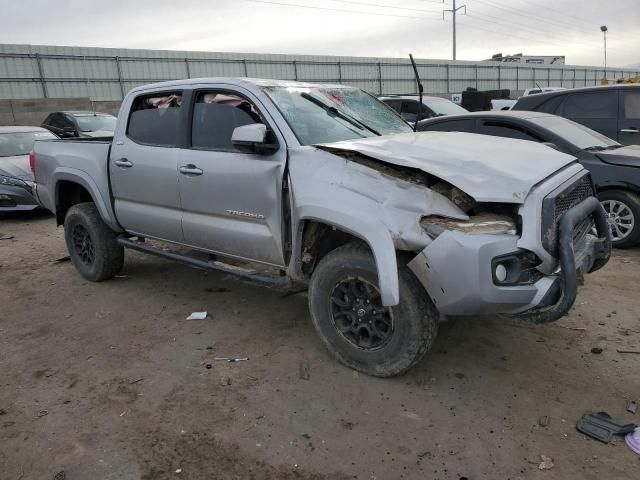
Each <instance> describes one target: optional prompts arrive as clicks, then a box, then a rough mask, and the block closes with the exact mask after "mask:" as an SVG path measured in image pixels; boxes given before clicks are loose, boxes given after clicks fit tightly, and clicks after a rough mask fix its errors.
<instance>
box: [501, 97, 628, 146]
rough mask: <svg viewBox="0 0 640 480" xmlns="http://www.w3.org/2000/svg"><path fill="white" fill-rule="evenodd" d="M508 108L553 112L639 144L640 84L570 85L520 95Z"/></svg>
mask: <svg viewBox="0 0 640 480" xmlns="http://www.w3.org/2000/svg"><path fill="white" fill-rule="evenodd" d="M512 110H530V111H536V112H544V113H553V114H554V115H560V116H561V117H565V118H568V119H570V120H573V121H574V122H578V123H581V124H582V125H585V126H587V127H589V128H590V129H592V130H595V131H596V132H600V133H602V134H603V135H606V136H607V137H609V138H613V139H614V140H617V141H618V142H620V143H621V144H623V145H634V144H640V85H609V86H601V87H589V88H574V89H571V90H561V91H558V92H549V93H541V94H538V95H529V96H526V97H521V98H520V99H519V100H518V101H517V103H516V104H515V105H514V106H513V108H512Z"/></svg>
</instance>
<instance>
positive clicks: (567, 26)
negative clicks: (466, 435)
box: [477, 0, 587, 34]
mask: <svg viewBox="0 0 640 480" xmlns="http://www.w3.org/2000/svg"><path fill="white" fill-rule="evenodd" d="M477 1H478V2H480V3H484V4H485V5H487V6H489V7H492V8H497V9H499V10H504V11H506V12H508V13H510V14H513V13H516V14H518V15H519V16H520V17H525V18H531V19H533V20H536V21H540V20H542V21H544V22H547V23H551V24H556V25H557V26H560V27H562V28H565V29H573V30H576V31H578V32H580V33H582V34H584V33H587V30H583V29H582V28H577V27H575V25H574V24H571V23H568V22H564V21H562V20H555V19H550V18H545V17H542V16H540V15H535V14H530V13H524V12H522V10H521V9H518V8H514V7H507V6H504V5H500V4H495V3H493V2H490V1H489V0H477Z"/></svg>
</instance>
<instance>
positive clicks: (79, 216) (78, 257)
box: [64, 203, 124, 282]
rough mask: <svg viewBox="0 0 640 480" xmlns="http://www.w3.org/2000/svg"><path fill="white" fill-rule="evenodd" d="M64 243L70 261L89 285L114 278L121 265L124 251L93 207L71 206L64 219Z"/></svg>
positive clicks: (86, 204)
mask: <svg viewBox="0 0 640 480" xmlns="http://www.w3.org/2000/svg"><path fill="white" fill-rule="evenodd" d="M64 239H65V242H66V244H67V250H69V256H70V257H71V261H72V262H73V265H74V266H75V267H76V269H77V270H78V271H79V272H80V274H81V275H82V276H83V277H84V278H86V279H87V280H91V281H92V282H101V281H103V280H108V279H109V278H112V277H113V276H115V275H117V274H118V273H119V272H120V270H122V266H123V264H124V248H123V247H121V246H120V245H118V243H117V242H116V234H115V233H114V232H113V230H111V229H110V228H109V227H108V226H107V225H106V224H105V223H104V222H103V221H102V218H101V217H100V213H99V212H98V209H97V208H96V206H95V204H93V203H78V204H76V205H73V206H72V207H71V208H70V209H69V211H68V212H67V215H66V217H65V219H64Z"/></svg>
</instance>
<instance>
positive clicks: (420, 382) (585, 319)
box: [0, 214, 640, 480]
mask: <svg viewBox="0 0 640 480" xmlns="http://www.w3.org/2000/svg"><path fill="white" fill-rule="evenodd" d="M0 232H2V233H5V234H12V235H14V238H13V239H10V240H2V241H0V414H1V415H0V478H1V479H2V480H4V479H7V480H18V479H25V480H26V479H50V478H53V475H54V474H55V473H57V472H59V471H61V470H64V471H65V472H66V478H67V479H68V480H76V479H82V480H102V479H113V480H116V479H117V480H124V479H147V480H152V479H153V480H155V479H165V478H172V479H180V478H182V479H198V480H201V479H343V478H358V479H399V478H403V479H413V478H420V479H427V478H428V479H453V480H461V479H469V480H472V479H473V480H477V479H511V480H515V479H541V478H548V479H565V480H569V479H576V480H577V479H581V480H582V479H603V478H607V479H617V480H620V479H638V478H640V456H637V455H635V454H633V453H632V452H631V450H630V449H628V447H627V446H626V445H625V444H624V442H622V441H618V442H616V443H615V444H613V445H604V444H601V443H598V442H596V441H592V440H589V439H586V438H585V437H584V436H582V435H580V434H579V433H577V432H576V431H575V429H574V425H575V421H576V420H577V419H578V418H579V417H580V415H581V414H582V413H584V412H585V411H587V410H592V409H595V410H605V411H608V412H609V413H610V414H611V415H612V416H613V417H615V418H617V419H619V420H620V421H623V422H635V423H640V412H639V413H637V414H636V415H632V414H630V413H627V412H626V411H625V406H626V401H627V399H630V398H634V399H635V400H638V401H640V355H635V354H621V353H618V352H617V351H616V349H617V348H626V349H632V350H637V349H639V348H640V285H639V283H638V282H639V278H640V249H635V250H627V251H622V252H616V253H615V256H614V258H613V260H612V261H611V262H610V264H609V265H608V266H607V267H606V268H605V269H604V270H603V271H601V272H598V273H597V274H596V275H593V276H591V277H589V278H587V285H586V287H585V288H584V289H583V290H582V291H581V293H580V295H579V297H578V301H577V302H576V306H575V308H574V310H573V311H572V313H571V314H570V315H569V316H568V317H567V318H565V319H563V320H562V321H561V322H559V323H557V324H553V325H547V326H541V327H529V326H522V325H518V324H515V323H512V322H508V321H505V320H499V319H491V318H489V319H486V318H470V319H456V320H452V321H449V322H447V323H445V324H443V325H442V328H441V333H440V336H439V339H438V340H437V342H436V345H435V348H434V350H433V351H432V352H431V354H430V355H428V356H427V358H426V359H425V360H424V361H422V362H421V363H420V364H419V365H418V366H417V368H415V369H413V370H412V371H411V372H410V373H409V374H407V375H405V376H403V377H401V378H394V379H390V380H382V379H375V378H368V377H366V376H364V375H361V374H360V375H359V374H357V373H354V372H352V371H351V370H348V369H346V368H344V367H342V366H341V365H339V364H338V363H337V362H335V361H334V360H333V358H332V357H331V356H330V355H329V354H328V353H327V352H326V351H325V349H324V347H323V345H322V344H321V342H320V340H319V339H318V337H317V336H316V334H315V332H314V330H313V327H312V325H311V322H310V319H309V315H308V313H307V303H306V297H305V296H304V294H298V295H289V296H286V295H283V294H282V293H281V292H276V291H272V290H268V289H264V288H260V287H255V286H251V285H247V284H245V283H240V282H238V281H235V280H233V279H230V278H227V277H224V276H222V275H218V274H212V273H205V272H202V271H199V270H195V269H192V268H188V267H185V266H181V265H177V264H173V263H170V262H168V261H165V260H162V259H158V258H152V257H148V256H143V255H141V254H136V253H132V252H127V260H126V264H125V268H124V271H123V272H122V277H121V278H116V279H114V280H112V281H109V282H105V283H102V284H92V283H88V282H86V281H84V280H83V279H82V278H81V277H80V276H79V275H78V274H77V273H76V272H75V270H74V268H73V266H72V265H71V263H69V262H56V259H59V258H61V257H64V256H65V255H66V250H65V246H64V241H63V238H62V230H61V229H56V228H55V225H54V221H53V219H52V218H51V217H49V216H46V215H43V214H40V215H22V216H18V217H16V216H12V217H4V218H2V219H0ZM199 310H207V311H208V312H210V315H211V317H210V318H207V319H206V320H203V321H187V320H185V317H186V316H187V315H188V314H189V313H190V312H192V311H199ZM562 327H584V328H586V331H579V330H571V329H567V328H562ZM596 346H597V347H602V348H603V351H602V353H601V354H599V355H597V354H593V353H591V348H592V347H596ZM215 357H248V358H249V360H247V361H243V362H236V363H226V362H221V361H216V360H214V358H215ZM542 417H548V424H547V422H545V419H544V418H542ZM541 424H542V425H541ZM543 425H546V426H543ZM540 455H546V456H549V457H551V458H552V459H553V463H554V466H553V468H551V469H550V470H540V469H539V464H540V461H541V460H540Z"/></svg>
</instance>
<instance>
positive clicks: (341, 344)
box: [309, 244, 439, 377]
mask: <svg viewBox="0 0 640 480" xmlns="http://www.w3.org/2000/svg"><path fill="white" fill-rule="evenodd" d="M398 273H399V283H400V303H399V304H398V305H396V306H394V307H385V306H383V305H382V297H381V294H380V289H379V286H378V276H377V269H376V264H375V260H374V258H373V255H372V254H371V252H370V251H369V249H368V248H367V247H366V246H365V245H361V244H347V245H344V246H342V247H339V248H337V249H336V250H334V251H332V252H330V253H329V254H327V256H325V257H324V258H323V259H322V260H321V261H320V263H319V264H318V266H317V267H316V269H315V271H314V272H313V276H312V278H311V284H310V287H309V308H310V311H311V318H312V320H313V323H314V326H315V327H316V330H317V331H318V333H319V334H320V337H321V338H322V340H323V341H324V343H325V344H326V345H327V347H328V348H329V350H330V351H331V353H333V355H334V356H335V357H336V358H337V359H338V360H339V361H340V362H342V363H343V364H345V365H347V366H348V367H351V368H353V369H355V370H359V371H361V372H363V373H366V374H368V375H374V376H378V377H389V376H393V375H398V374H400V373H402V372H405V371H406V370H408V369H409V368H411V367H412V366H413V365H414V364H415V363H417V362H418V361H419V360H420V359H421V358H422V357H423V356H424V354H425V353H426V352H427V351H428V350H429V349H430V348H431V346H432V345H433V342H434V340H435V338H436V335H437V332H438V322H439V314H438V312H437V310H436V308H435V306H434V305H433V303H432V302H431V300H430V299H429V296H428V295H427V292H426V291H425V290H424V289H423V288H422V286H421V285H420V284H419V283H418V281H417V280H416V278H415V276H414V275H413V273H412V272H411V271H410V270H409V269H408V267H406V266H405V265H404V264H403V263H402V262H401V261H399V267H398Z"/></svg>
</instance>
